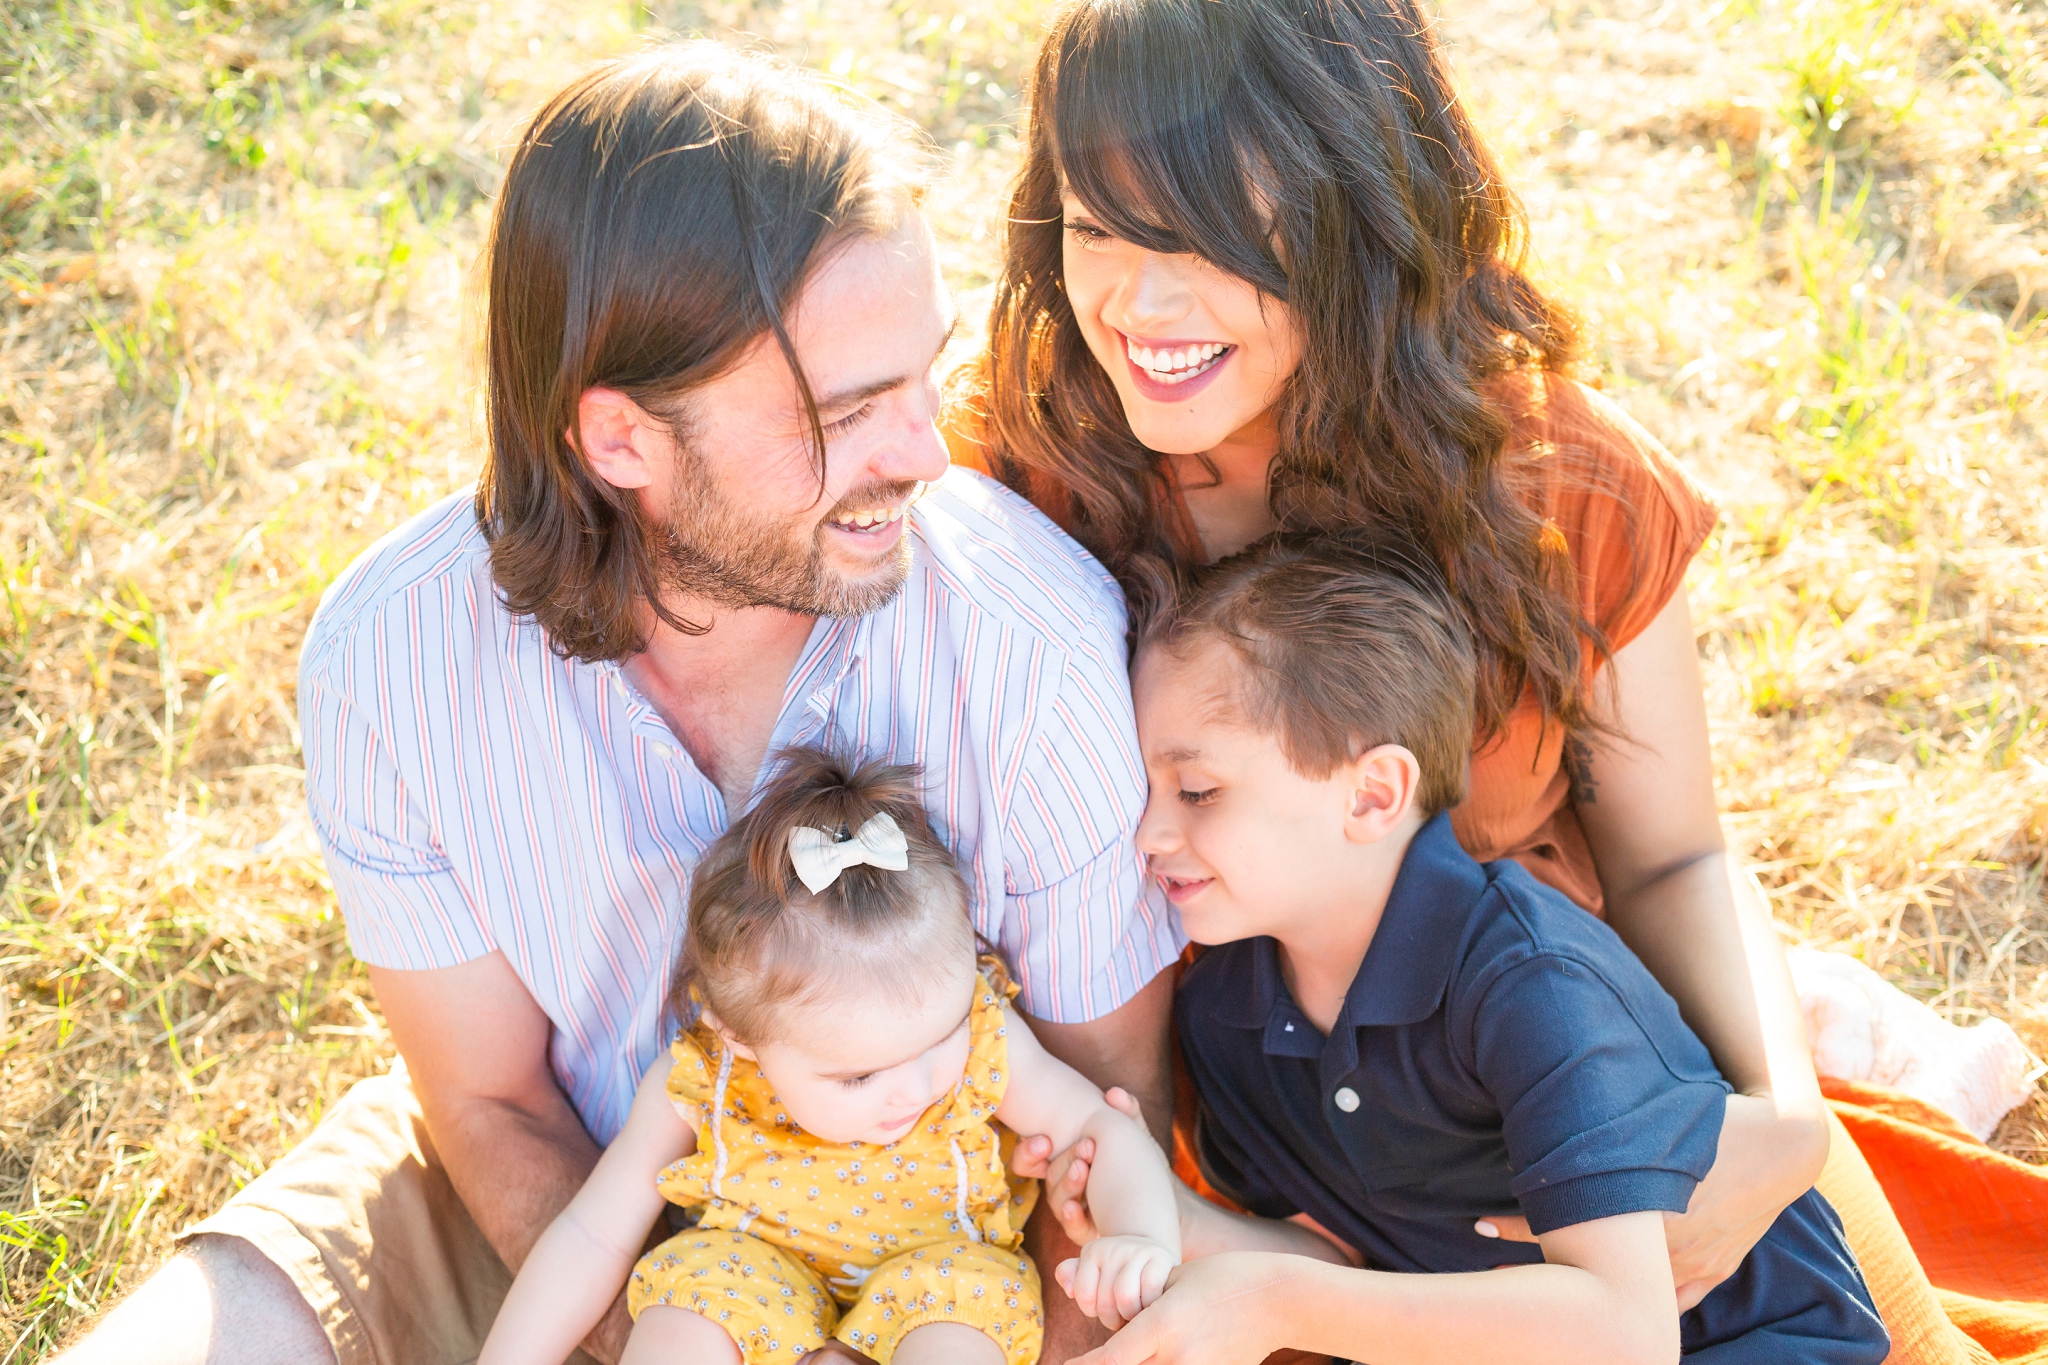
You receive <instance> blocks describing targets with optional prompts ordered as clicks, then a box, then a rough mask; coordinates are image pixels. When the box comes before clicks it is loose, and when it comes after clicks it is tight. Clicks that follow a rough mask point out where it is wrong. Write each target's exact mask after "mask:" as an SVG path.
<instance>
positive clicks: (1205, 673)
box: [1131, 641, 1359, 943]
mask: <svg viewBox="0 0 2048 1365" xmlns="http://www.w3.org/2000/svg"><path fill="white" fill-rule="evenodd" d="M1185 655H1186V657H1180V652H1179V651H1173V650H1167V649H1158V648H1154V649H1148V650H1146V651H1145V652H1144V653H1143V654H1142V655H1141V656H1140V657H1139V660H1138V666H1137V669H1136V671H1135V672H1134V673H1133V675H1132V678H1131V694H1132V699H1133V701H1134V702H1135V703H1136V707H1137V716H1138V739H1139V743H1140V744H1141V746H1142V747H1143V749H1144V754H1145V772H1146V776H1147V777H1148V778H1149V779H1150V781H1151V795H1150V797H1149V798H1148V800H1147V802H1146V805H1145V818H1144V819H1143V820H1141V821H1140V822H1139V824H1138V848H1139V850H1140V851H1141V852H1143V853H1144V854H1145V855H1146V856H1147V859H1148V866H1149V870H1150V872H1151V874H1152V876H1153V877H1155V878H1156V879H1157V880H1158V882H1159V885H1160V888H1161V889H1162V890H1163V891H1164V892H1165V893H1166V897H1167V899H1168V900H1170V901H1172V902H1173V904H1174V906H1175V908H1176V909H1178V910H1179V911H1180V918H1181V928H1182V929H1184V930H1185V931H1186V932H1187V935H1188V937H1190V938H1192V939H1194V940H1195V941H1196V942H1197V943H1227V942H1230V941H1231V940H1233V939H1240V938H1250V937H1253V936H1255V935H1259V934H1279V933H1281V932H1282V931H1283V928H1284V926H1286V925H1288V924H1290V923H1293V922H1295V921H1296V920H1298V919H1299V918H1301V917H1303V916H1311V915H1319V914H1324V913H1327V911H1328V910H1329V909H1330V908H1331V907H1332V906H1333V905H1341V904H1343V903H1344V902H1345V901H1347V900H1348V899H1351V898H1352V897H1355V896H1356V894H1357V891H1358V886H1359V876H1358V871H1357V859H1358V852H1359V846H1358V845H1357V844H1356V843H1354V842H1353V841H1352V840H1351V839H1350V838H1349V837H1348V835H1347V832H1346V831H1347V817H1348V816H1349V814H1350V811H1351V808H1352V786H1353V777H1352V774H1351V773H1350V771H1349V770H1348V769H1345V768H1339V769H1338V770H1337V771H1335V772H1333V773H1331V774H1330V775H1329V776H1328V777H1324V778H1312V777H1304V776H1303V775H1301V774H1300V773H1297V772H1296V771H1295V770H1294V768H1293V767H1292V766H1291V765H1290V764H1289V763H1288V761H1287V756H1286V755H1285V754H1284V753H1283V752H1282V751H1281V749H1280V745H1279V743H1278V741H1277V740H1276V739H1275V738H1274V737H1273V736H1271V735H1266V734H1261V733H1259V732H1258V731H1256V730H1254V729H1252V728H1251V727H1250V726H1248V725H1247V724H1246V723H1245V722H1244V720H1243V719H1242V718H1241V716H1240V714H1239V706H1238V702H1237V699H1236V696H1235V680H1236V678H1237V676H1238V673H1237V670H1238V669H1239V668H1240V667H1242V665H1241V664H1239V662H1238V661H1237V659H1236V658H1235V656H1234V655H1233V654H1232V653H1231V651H1230V650H1228V649H1227V648H1225V647H1224V646H1223V645H1221V644H1218V643H1215V642H1213V641H1205V642H1201V643H1199V644H1196V645H1194V646H1193V647H1191V648H1189V649H1187V650H1186V651H1185Z"/></svg>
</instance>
